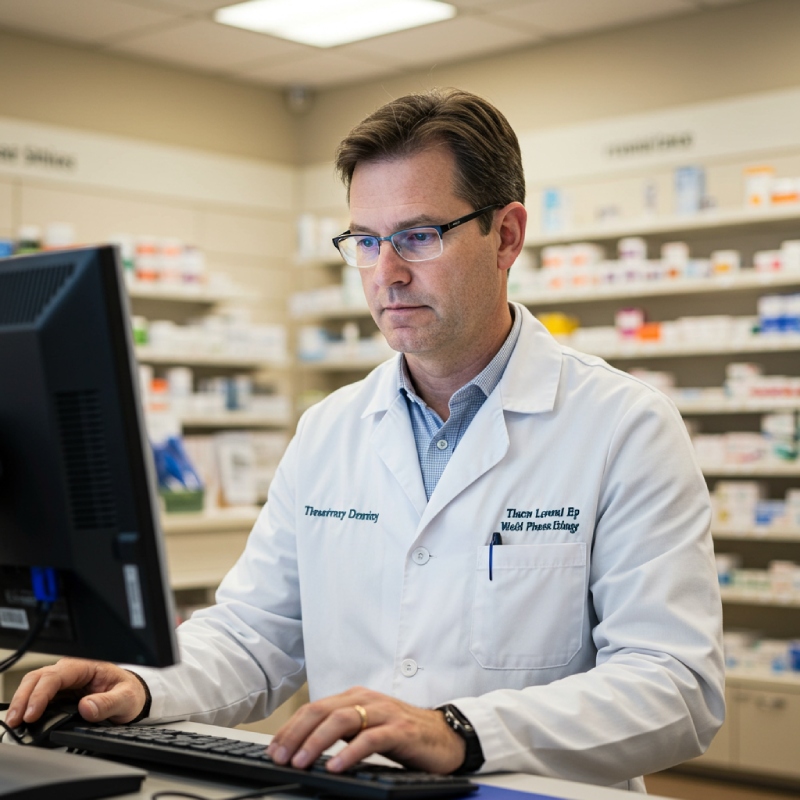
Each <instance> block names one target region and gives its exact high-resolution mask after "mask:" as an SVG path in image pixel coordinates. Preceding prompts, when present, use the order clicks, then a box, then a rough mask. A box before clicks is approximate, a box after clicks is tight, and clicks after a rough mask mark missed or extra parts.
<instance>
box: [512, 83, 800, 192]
mask: <svg viewBox="0 0 800 800" xmlns="http://www.w3.org/2000/svg"><path fill="white" fill-rule="evenodd" d="M520 146H521V147H522V157H523V163H524V165H525V172H526V175H527V176H528V180H529V181H530V182H531V183H532V184H542V183H548V182H555V181H561V180H565V179H566V180H568V179H574V178H584V177H590V176H596V175H603V174H610V173H614V172H619V171H623V170H630V169H644V170H646V169H652V168H654V167H661V166H677V165H679V164H697V163H708V162H710V161H713V160H716V159H720V158H725V157H737V156H741V157H748V156H749V155H751V154H752V155H753V157H754V158H756V157H762V154H765V153H769V152H771V151H775V150H788V149H795V150H796V149H800V89H788V90H781V91H775V92H768V93H764V94H758V95H750V96H746V97H738V98H735V99H733V100H720V101H715V102H713V103H698V104H694V105H687V106H679V107H676V108H671V109H665V110H661V111H654V112H650V113H646V114H632V115H628V116H624V117H615V118H612V119H606V120H599V121H595V122H589V123H586V124H582V125H571V126H567V127H561V128H551V129H549V130H543V131H534V132H531V133H528V134H523V135H521V136H520Z"/></svg>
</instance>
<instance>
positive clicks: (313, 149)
mask: <svg viewBox="0 0 800 800" xmlns="http://www.w3.org/2000/svg"><path fill="white" fill-rule="evenodd" d="M799 30H800V2H797V0H760V1H759V2H754V3H743V4H741V5H739V4H734V5H732V6H722V7H720V8H716V9H709V10H708V11H706V12H703V13H700V14H691V15H686V16H680V17H675V18H673V19H666V20H662V21H656V22H651V23H647V24H643V25H638V26H634V27H630V28H625V29H621V30H617V31H610V32H607V33H599V34H593V35H587V36H583V37H580V38H577V39H572V40H568V41H563V42H554V43H552V44H548V45H544V46H540V47H534V48H529V49H525V50H519V51H515V52H511V53H507V54H504V55H500V56H494V57H490V58H484V59H479V60H475V61H470V62H465V63H462V64H455V65H442V66H434V67H433V68H431V69H426V70H422V71H419V72H415V73H412V74H409V75H407V76H404V77H400V78H385V79H381V80H377V81H371V82H367V83H364V84H359V85H354V86H349V87H344V88H340V89H332V90H327V91H322V92H320V93H319V94H318V95H317V97H316V99H315V102H314V104H313V106H312V108H311V110H310V111H309V112H307V113H306V114H305V115H303V116H296V115H294V114H292V113H290V112H289V111H288V109H287V107H286V105H285V103H284V100H283V96H282V93H281V92H280V91H278V90H273V89H270V88H268V87H261V86H256V85H248V84H237V83H234V82H232V81H227V80H223V79H221V78H214V77H210V76H205V75H199V74H192V73H189V72H186V71H183V70H180V69H176V68H171V67H168V66H162V65H158V64H152V63H146V62H140V61H136V60H134V59H127V58H122V57H118V56H111V55H104V54H102V53H98V52H94V51H91V50H89V49H82V48H79V47H74V46H69V45H64V44H59V43H56V42H50V41H44V40H41V39H34V38H31V37H27V36H24V35H22V34H18V33H16V32H12V31H2V30H0V74H2V75H3V76H4V79H3V81H2V82H0V115H2V116H9V117H16V118H19V119H26V120H32V121H39V122H46V123H51V124H58V125H66V126H69V127H75V128H83V129H86V130H94V131H100V132H104V133H114V134H119V135H124V136H131V137H134V138H140V139H145V140H151V141H158V142H163V143H167V144H176V145H185V146H189V147H197V148H201V149H206V150H211V151H215V152H223V153H229V154H233V155H242V156H249V157H255V158H262V159H265V160H269V161H277V162H282V163H297V164H315V163H319V162H326V161H330V160H331V158H332V155H333V151H334V149H335V146H336V143H337V142H338V141H339V139H340V138H341V137H342V136H343V135H344V134H345V133H346V132H347V131H348V130H349V128H350V127H351V126H352V125H353V124H354V123H355V122H357V121H358V120H359V119H360V118H361V117H363V116H364V115H365V114H367V113H369V112H370V111H371V110H372V109H374V108H375V107H376V106H377V105H379V104H381V103H383V102H385V101H386V100H387V99H389V98H391V97H395V96H398V95H400V94H402V93H405V92H408V91H414V90H419V89H424V88H427V87H429V86H434V85H439V86H460V87H462V88H465V89H469V90H472V91H475V92H478V93H480V94H482V95H485V96H486V97H488V98H490V99H491V100H492V101H493V102H495V103H496V104H497V105H498V106H499V107H500V108H501V109H502V110H503V111H504V112H505V113H506V114H507V116H508V117H509V119H510V121H511V123H512V124H513V125H514V127H515V128H516V129H517V130H519V131H531V130H536V129H540V128H545V127H551V126H556V125H563V124H568V123H571V122H579V121H584V120H589V119H596V118H598V117H608V116H615V115H619V114H624V113H628V112H637V111H644V110H649V109H656V108H662V107H665V106H670V105H680V104H685V103H691V102H700V101H705V100H711V99H714V98H721V97H732V96H736V95H741V94H747V93H749V92H760V91H766V90H769V89H774V88H784V87H789V86H797V85H800V47H798V40H797V32H798V31H799Z"/></svg>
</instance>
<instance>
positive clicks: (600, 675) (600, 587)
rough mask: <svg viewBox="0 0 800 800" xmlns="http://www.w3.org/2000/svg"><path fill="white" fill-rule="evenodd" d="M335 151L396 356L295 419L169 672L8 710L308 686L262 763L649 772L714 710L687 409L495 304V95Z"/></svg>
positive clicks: (681, 749) (349, 239) (244, 708)
mask: <svg viewBox="0 0 800 800" xmlns="http://www.w3.org/2000/svg"><path fill="white" fill-rule="evenodd" d="M337 167H338V169H339V171H340V174H341V175H342V177H343V178H344V181H345V184H346V186H347V188H348V199H349V204H350V219H351V222H350V229H349V231H348V232H346V233H345V234H343V235H342V236H340V237H337V238H336V240H335V243H336V245H337V247H338V248H339V250H340V252H341V253H342V255H343V257H344V258H345V260H346V261H348V263H351V264H354V265H355V266H358V267H359V268H361V276H362V279H363V285H364V291H365V294H366V297H367V300H368V302H369V306H370V309H371V312H372V315H373V317H374V319H375V321H376V323H377V324H378V326H379V328H380V329H381V331H382V333H383V334H384V335H385V336H386V338H387V340H388V341H389V343H390V345H391V346H392V347H393V348H394V349H396V350H398V351H399V352H400V353H401V355H399V356H398V357H397V358H395V359H393V360H392V361H390V362H387V363H385V364H383V365H381V366H380V367H378V368H377V369H376V370H374V371H373V372H372V373H371V374H370V375H369V376H367V378H365V379H364V380H363V381H360V382H358V383H356V384H354V385H352V386H348V387H345V388H344V389H341V390H339V391H338V392H335V393H334V394H333V395H331V397H329V398H328V399H326V400H325V401H323V402H322V403H320V404H318V405H317V406H315V407H314V408H312V409H311V410H309V411H308V412H307V413H306V414H305V415H304V417H303V419H302V420H301V421H300V423H299V425H298V429H297V433H296V435H295V437H294V439H293V441H292V443H291V444H290V446H289V448H288V450H287V452H286V455H285V457H284V459H283V461H282V463H281V467H280V469H279V471H278V473H277V475H276V478H275V481H274V482H273V485H272V488H271V491H270V497H269V502H268V504H267V506H266V507H265V509H264V511H263V512H262V514H261V516H260V518H259V520H258V522H257V523H256V526H255V528H254V530H253V532H252V534H251V536H250V539H249V541H248V545H247V548H246V551H245V553H244V555H243V556H242V557H241V559H240V560H239V562H238V563H237V565H236V566H235V567H234V568H233V570H232V571H231V573H230V574H229V575H228V576H227V577H226V578H225V580H224V581H223V583H222V585H221V586H220V589H219V592H218V596H217V604H216V605H215V606H213V607H212V608H210V609H208V610H205V611H202V612H199V613H197V614H195V616H194V617H193V618H192V620H190V621H189V622H188V623H185V624H184V625H183V626H182V627H181V629H180V633H179V636H180V643H181V650H182V658H183V661H182V664H181V665H180V666H178V667H175V668H172V669H169V670H165V671H163V672H158V671H155V670H137V671H138V672H139V674H140V678H136V677H134V676H133V675H132V674H131V673H129V672H126V671H124V670H122V669H120V668H118V667H114V666H111V665H106V664H99V665H98V664H94V663H90V662H83V661H76V660H64V661H61V662H59V664H58V665H57V666H55V667H49V668H45V669H43V670H39V671H38V672H34V673H32V674H31V675H29V676H27V677H26V678H25V680H24V681H23V684H22V686H21V687H20V689H19V691H18V693H17V695H16V696H15V698H14V700H13V702H12V707H11V711H10V715H11V716H12V717H13V720H19V719H20V718H21V717H22V714H23V712H24V713H25V719H27V720H31V719H33V718H35V717H37V716H38V715H39V714H40V713H41V710H42V708H43V707H44V705H45V704H46V703H47V701H48V700H49V699H50V698H52V697H53V696H54V694H55V693H56V692H57V691H59V690H61V689H64V688H71V687H78V688H79V689H80V690H81V691H82V692H83V693H85V696H84V698H83V699H82V701H81V706H80V708H81V712H82V713H83V714H84V716H86V717H87V718H88V719H90V720H99V719H103V718H110V719H112V720H114V721H119V722H126V721H131V720H136V719H140V718H143V716H146V717H147V718H148V720H149V721H164V720H174V719H177V718H186V717H191V718H193V719H196V720H201V721H208V722H215V723H217V724H223V725H233V724H236V723H238V722H241V721H243V720H252V719H257V718H261V717H263V716H266V715H267V714H269V713H270V712H271V711H272V710H273V709H274V708H275V707H277V705H279V704H280V703H281V702H282V701H284V700H285V699H286V698H287V697H289V696H290V695H291V694H292V692H294V691H295V690H296V689H297V688H298V687H299V686H300V685H301V684H302V683H303V681H304V680H306V679H307V680H308V684H309V690H310V695H311V699H312V702H311V703H310V704H309V705H307V706H305V707H304V708H302V709H300V710H299V711H298V712H297V713H296V714H295V715H294V716H293V717H292V719H290V720H289V722H287V723H286V725H285V726H284V727H283V728H282V729H281V730H280V731H279V733H278V734H277V736H276V737H275V740H274V741H273V743H272V744H271V746H270V753H271V754H272V755H273V757H274V758H275V759H276V761H278V762H279V763H286V762H289V761H290V762H291V763H292V764H294V765H295V766H300V767H302V766H306V765H307V764H309V763H310V762H311V761H313V760H314V759H315V758H316V756H317V755H318V754H319V753H320V752H321V751H322V750H323V749H325V748H326V747H328V746H330V745H331V744H333V743H334V742H335V741H336V740H338V739H340V738H343V739H347V740H349V743H348V745H347V746H346V747H345V748H344V749H343V750H342V751H341V753H340V754H339V755H338V757H337V758H335V759H334V760H333V761H331V762H330V765H329V768H330V769H332V770H341V769H345V768H347V767H348V766H350V765H351V764H353V763H354V762H355V761H357V760H359V759H361V758H363V757H365V756H367V755H369V754H370V753H374V752H380V753H384V754H387V755H389V756H390V757H392V758H394V759H396V760H397V761H400V762H401V763H403V764H407V765H409V766H412V767H415V768H422V769H426V770H430V771H432V772H440V773H449V772H453V771H475V770H478V769H483V770H485V771H490V770H491V771H494V770H514V771H529V772H534V773H539V774H544V775H551V776H557V777H566V778H571V779H576V780H582V781H587V782H594V783H599V784H610V785H619V786H623V787H627V788H635V789H642V788H643V782H642V780H641V778H640V777H639V776H641V775H642V774H643V773H645V772H649V771H653V770H658V769H663V768H665V767H667V766H670V765H672V764H675V763H677V762H679V761H682V760H684V759H687V758H690V757H693V756H696V755H698V754H700V753H701V752H702V751H703V750H704V749H705V747H707V746H708V744H709V742H710V741H711V739H712V737H713V735H714V733H715V732H716V730H717V729H718V727H719V726H720V724H721V723H722V719H723V716H724V701H723V680H724V677H723V675H724V673H723V665H722V658H721V647H720V638H721V610H720V600H719V592H718V587H717V581H716V573H715V569H714V564H713V557H712V546H711V541H710V536H709V520H710V511H709V505H708V496H707V492H706V489H705V484H704V481H703V478H702V475H701V473H700V471H699V469H698V467H697V465H696V462H695V460H694V457H693V453H692V447H691V443H690V441H689V439H688V436H687V434H686V431H685V429H684V427H683V425H682V422H681V420H680V417H679V415H678V413H677V411H676V410H675V408H674V406H673V405H672V404H671V403H670V402H669V401H668V400H667V399H666V398H665V397H663V396H662V395H661V394H659V393H658V392H656V391H655V390H653V389H652V388H650V387H648V386H646V385H644V384H642V383H641V382H639V381H637V380H636V379H634V378H632V377H630V376H628V375H625V374H624V373H621V372H618V371H617V370H614V369H612V368H611V367H609V366H608V365H607V364H606V363H605V362H603V361H602V360H600V359H597V358H594V357H591V356H586V355H583V354H580V353H577V352H575V351H572V350H570V349H568V348H565V347H562V346H560V345H559V344H557V343H556V342H555V341H554V340H553V339H552V338H551V337H550V336H549V335H548V333H547V332H546V331H545V329H544V328H543V327H542V326H541V325H540V324H539V323H538V322H537V321H536V320H535V319H534V318H533V317H532V315H531V314H530V313H529V312H528V311H527V310H526V309H525V308H524V307H522V306H520V305H515V304H509V302H508V299H507V292H506V288H507V276H508V270H509V269H510V267H511V265H512V264H513V263H514V260H515V259H516V257H517V256H518V255H519V252H520V250H521V248H522V246H523V242H524V235H525V223H526V212H525V208H524V206H523V201H524V195H525V189H524V178H523V174H522V166H521V159H520V152H519V145H518V143H517V139H516V136H515V135H514V133H513V131H512V130H511V128H510V127H509V125H508V123H507V121H506V120H505V118H504V117H503V116H502V115H501V114H500V113H499V112H498V111H497V110H496V109H495V108H493V107H492V106H491V105H490V104H489V103H487V102H486V101H484V100H482V99H481V98H478V97H476V96H474V95H471V94H468V93H466V92H459V91H450V92H431V93H427V94H420V95H412V96H408V97H404V98H400V99H399V100H396V101H393V102H391V103H388V104H387V105H386V106H384V107H383V108H381V109H379V110H378V111H376V112H375V113H374V114H373V115H371V116H370V117H368V118H367V119H366V120H365V121H364V122H362V123H361V124H360V125H358V126H356V128H355V129H354V130H353V131H352V132H351V133H350V135H349V136H348V137H347V138H346V139H345V140H344V141H343V143H342V144H341V146H340V148H339V152H338V154H337ZM145 686H147V687H149V690H150V692H151V693H152V702H150V701H149V700H147V699H146V695H145ZM361 687H364V688H361ZM445 704H447V705H446V707H445V709H444V711H442V710H437V708H438V707H440V706H442V705H445Z"/></svg>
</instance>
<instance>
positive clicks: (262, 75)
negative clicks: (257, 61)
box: [235, 49, 398, 87]
mask: <svg viewBox="0 0 800 800" xmlns="http://www.w3.org/2000/svg"><path fill="white" fill-rule="evenodd" d="M397 72H398V68H397V67H395V66H393V65H390V64H386V63H385V62H381V61H379V60H377V59H372V60H369V59H367V58H363V57H362V58H357V57H354V56H350V55H347V54H344V53H342V52H340V50H338V49H337V50H320V51H316V52H313V53H312V54H311V55H309V56H307V57H305V58H302V59H298V60H295V61H288V60H285V61H281V62H280V63H277V64H271V65H268V66H263V67H253V68H248V69H245V70H240V71H237V72H236V73H235V76H236V77H239V78H244V79H246V80H255V81H258V82H259V83H267V84H270V85H272V86H312V87H323V86H333V85H338V84H345V83H355V82H358V81H366V80H372V79H373V78H380V77H383V76H385V75H391V74H396V73H397Z"/></svg>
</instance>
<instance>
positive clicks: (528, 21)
mask: <svg viewBox="0 0 800 800" xmlns="http://www.w3.org/2000/svg"><path fill="white" fill-rule="evenodd" d="M691 11H697V6H696V5H694V4H693V3H692V2H690V0H602V2H598V0H537V1H536V2H531V3H520V4H519V5H516V6H511V7H506V8H503V9H498V10H497V11H492V18H494V19H502V20H505V21H507V22H511V23H517V24H520V23H521V24H523V25H528V26H531V27H532V28H534V29H537V30H541V31H544V32H546V33H548V34H551V35H558V36H566V35H569V34H576V33H584V32H586V31H592V30H601V29H603V28H613V27H616V26H620V25H629V24H634V23H636V22H644V21H646V20H649V19H656V18H658V17H667V16H673V15H675V14H680V13H686V12H691Z"/></svg>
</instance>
